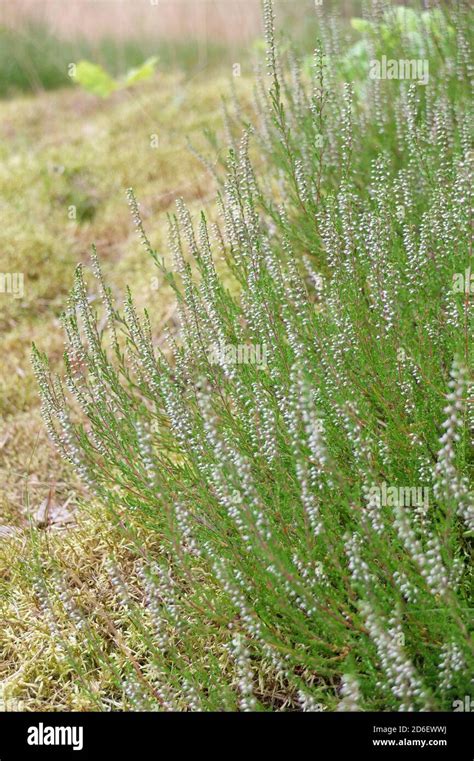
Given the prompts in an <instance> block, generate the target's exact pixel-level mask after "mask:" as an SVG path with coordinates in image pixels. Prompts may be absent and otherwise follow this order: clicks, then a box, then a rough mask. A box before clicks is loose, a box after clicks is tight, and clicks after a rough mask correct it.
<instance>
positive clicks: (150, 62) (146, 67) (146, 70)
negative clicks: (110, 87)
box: [121, 56, 158, 87]
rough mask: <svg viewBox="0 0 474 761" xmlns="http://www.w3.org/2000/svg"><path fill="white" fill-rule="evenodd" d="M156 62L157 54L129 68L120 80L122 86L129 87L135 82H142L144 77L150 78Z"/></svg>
mask: <svg viewBox="0 0 474 761" xmlns="http://www.w3.org/2000/svg"><path fill="white" fill-rule="evenodd" d="M157 63H158V56H152V57H151V58H147V60H146V61H145V62H144V63H142V65H141V66H137V67H136V68H134V69H130V71H128V72H127V74H126V76H125V77H124V79H123V80H122V82H121V86H122V87H129V85H134V84H135V82H142V81H143V80H145V79H150V77H152V76H153V74H154V71H155V68H156V64H157Z"/></svg>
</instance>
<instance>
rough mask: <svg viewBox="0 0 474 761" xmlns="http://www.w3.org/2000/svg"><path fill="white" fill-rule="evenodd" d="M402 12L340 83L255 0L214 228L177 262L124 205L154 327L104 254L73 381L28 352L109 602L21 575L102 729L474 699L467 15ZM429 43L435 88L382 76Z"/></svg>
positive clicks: (79, 286)
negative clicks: (141, 717) (151, 713)
mask: <svg viewBox="0 0 474 761" xmlns="http://www.w3.org/2000/svg"><path fill="white" fill-rule="evenodd" d="M413 13H414V14H415V16H414V17H412V16H410V17H409V18H410V19H411V23H413V24H415V23H416V26H417V27H418V26H419V25H423V35H422V37H421V39H422V43H420V35H418V36H416V35H415V36H413V34H412V32H413V31H416V29H414V28H413V26H412V27H411V30H410V29H408V30H407V29H406V28H405V27H404V25H403V24H402V23H401V18H402V16H401V15H400V13H398V14H393V12H392V11H391V10H390V9H388V8H385V6H381V5H380V4H377V5H376V6H374V10H373V11H372V12H371V13H370V14H369V16H368V18H367V20H366V21H367V23H366V24H360V23H359V24H357V23H356V24H355V25H354V26H355V27H356V28H357V29H358V30H360V33H361V34H362V35H364V37H363V39H364V46H365V47H364V49H366V50H367V51H368V56H369V60H368V61H367V68H366V74H365V79H364V75H363V73H361V71H362V70H360V71H358V72H357V74H355V75H354V79H353V81H352V83H345V82H344V78H345V76H347V68H346V64H347V61H346V60H345V59H344V55H343V42H344V36H343V32H342V30H341V28H340V27H339V26H338V24H337V23H336V21H335V20H334V19H333V20H331V21H330V22H329V23H328V22H326V21H324V19H321V20H320V39H319V41H318V44H317V46H316V50H315V53H314V58H313V61H312V65H311V66H310V67H309V68H308V67H306V68H305V61H304V60H303V61H302V62H301V63H299V62H298V60H297V57H296V55H295V53H294V52H293V51H292V50H291V48H288V54H287V56H281V55H280V54H279V51H278V47H277V44H276V42H275V31H274V18H273V9H272V5H271V3H270V2H266V3H265V31H266V40H267V64H268V71H267V74H264V73H263V72H261V73H260V74H259V75H258V76H257V79H256V91H255V95H256V101H255V108H254V109H253V110H252V112H251V113H249V112H248V109H245V108H244V107H240V106H239V103H238V100H237V99H236V100H235V102H234V108H233V112H232V114H230V113H228V112H227V109H226V117H227V120H228V123H227V126H228V134H229V140H230V143H231V146H230V150H229V153H228V160H227V163H226V171H225V177H223V178H222V183H221V190H220V193H219V198H218V204H217V211H216V213H215V214H211V215H204V214H202V215H201V217H200V218H199V219H196V220H195V219H193V218H192V216H191V214H190V213H189V211H188V209H187V208H186V206H185V204H184V203H183V202H182V201H178V203H177V208H176V214H175V215H173V216H170V219H169V231H170V236H169V237H170V251H171V254H172V258H173V262H172V264H171V265H170V264H167V261H166V258H165V257H164V256H163V255H162V254H161V253H160V252H157V251H155V250H154V249H153V247H152V246H151V244H150V242H149V239H148V236H147V232H146V230H145V227H144V224H143V220H142V215H141V212H140V205H139V203H138V201H137V199H136V198H135V195H134V193H133V191H132V190H129V191H128V200H129V204H130V208H131V213H132V217H133V220H134V222H135V225H136V228H137V232H138V234H139V236H140V239H141V241H142V243H143V246H144V249H145V250H146V251H147V253H148V254H149V256H150V257H151V259H152V261H153V262H154V265H155V266H156V268H157V273H158V276H159V281H160V288H161V289H163V290H165V289H172V291H173V292H174V297H175V302H176V310H175V312H174V314H173V315H172V316H171V317H170V318H169V319H168V322H167V325H166V326H165V327H164V328H163V326H159V328H157V326H156V325H154V323H153V314H152V313H151V312H150V311H146V310H145V311H144V313H143V314H140V313H139V311H138V309H137V308H136V306H135V303H134V299H133V294H132V292H131V290H130V291H128V292H127V294H126V297H125V299H124V303H123V305H119V304H118V303H117V302H116V300H115V299H114V298H113V296H112V291H111V290H110V288H109V287H108V285H107V284H106V283H105V281H104V277H103V275H102V271H101V267H100V262H99V256H98V254H97V252H96V251H95V250H94V251H93V252H92V272H93V275H94V276H95V288H93V286H92V285H90V284H89V282H88V278H87V276H86V275H85V272H84V269H83V267H78V269H77V270H76V274H75V281H74V287H73V290H72V293H71V296H70V300H69V303H68V306H67V309H66V311H65V313H64V315H63V320H62V321H63V326H64V330H65V335H66V351H65V355H64V363H65V372H64V376H63V377H56V376H52V375H51V373H50V372H49V369H48V361H47V358H46V356H44V355H43V354H42V353H41V352H40V351H39V350H38V349H36V348H35V349H34V354H33V362H34V367H35V372H36V375H37V378H38V382H39V386H40V389H41V395H42V400H43V415H44V419H45V423H46V426H47V428H48V431H49V434H50V436H51V438H52V440H53V441H54V442H55V444H56V446H57V447H58V449H59V451H60V452H61V453H62V455H63V457H64V458H65V459H66V460H67V461H68V462H69V463H71V465H72V466H73V467H74V468H75V469H76V471H77V472H78V474H79V476H80V477H81V479H82V480H83V482H84V483H85V484H86V485H87V487H88V490H89V492H90V496H91V501H92V502H93V503H94V504H99V505H100V509H101V511H102V514H103V520H104V521H105V522H106V524H107V525H108V527H109V531H110V537H111V540H110V557H109V558H108V560H107V564H106V566H107V567H106V571H107V578H108V582H107V583H108V584H110V586H111V588H112V589H113V590H114V600H115V603H114V606H113V608H112V609H104V608H103V606H102V605H101V594H100V592H101V590H100V587H99V586H98V587H97V597H96V599H94V594H92V598H91V600H90V605H89V606H84V605H83V604H82V605H81V602H80V601H78V600H77V599H75V597H74V585H73V584H72V583H68V579H64V578H61V576H60V575H59V576H58V573H57V570H55V568H54V562H53V561H52V560H51V559H48V560H47V561H45V560H44V558H42V555H41V551H40V550H39V551H38V561H37V567H38V569H39V570H40V573H38V575H37V576H38V578H37V580H36V582H35V583H36V585H37V587H36V592H37V597H38V601H39V603H40V604H41V606H42V609H43V610H44V616H45V621H47V622H49V624H48V625H49V627H50V630H51V634H52V636H53V637H54V638H55V639H56V641H57V645H58V657H60V658H65V659H66V660H67V661H68V662H69V663H70V667H71V669H72V671H73V673H74V674H76V675H77V678H78V680H79V681H80V683H81V684H82V685H83V686H84V689H87V690H88V691H89V693H90V695H91V698H92V699H93V700H94V701H95V704H96V705H97V707H99V708H107V707H108V706H109V704H110V703H109V702H108V701H110V695H114V697H115V700H119V702H120V706H121V707H122V708H125V709H134V710H146V709H157V710H190V711H211V710H231V711H232V710H242V711H249V710H288V709H290V710H295V709H296V710H303V711H314V710H401V711H413V710H449V709H450V708H451V707H452V705H453V702H454V701H456V700H459V699H462V697H463V696H464V695H467V694H470V692H471V691H472V665H473V643H472V631H471V618H472V617H471V608H470V600H471V596H470V591H471V589H472V586H471V583H472V567H471V565H470V544H471V538H472V532H473V529H474V500H473V493H472V468H473V433H474V415H473V406H472V382H473V380H474V379H473V374H472V366H473V365H472V359H473V348H472V338H471V336H472V327H473V316H472V301H471V299H470V293H469V292H468V291H466V292H459V290H456V289H454V288H453V277H456V273H463V272H465V270H466V268H467V267H468V266H469V265H470V264H471V263H472V237H471V236H472V229H471V228H472V218H471V204H472V171H473V160H474V154H473V152H472V147H471V145H470V141H469V138H470V134H472V129H471V128H472V112H471V111H470V108H469V106H470V97H471V89H470V88H471V86H472V65H471V63H470V58H469V45H470V38H469V21H470V18H469V15H468V13H469V11H468V8H467V5H464V4H462V3H460V4H456V5H455V6H453V7H452V8H448V9H447V10H446V9H445V8H444V7H443V8H442V7H441V6H440V7H436V8H435V9H434V10H433V11H431V12H430V13H431V14H432V15H431V16H430V15H428V16H426V15H424V16H423V17H420V16H419V14H418V13H415V11H413ZM413 19H415V20H413ZM402 20H403V19H402ZM405 21H406V18H405ZM377 30H379V31H380V34H377ZM384 30H385V31H384ZM443 30H444V31H445V30H448V32H449V33H448V34H446V35H445V34H443ZM409 32H410V33H409ZM354 44H357V43H354ZM420 44H423V46H424V48H423V54H424V55H426V56H428V57H429V81H428V82H427V83H426V84H423V83H419V82H411V81H404V80H398V79H387V81H383V80H380V79H370V76H369V65H370V58H373V59H374V60H377V56H379V55H386V56H387V58H389V59H390V60H392V59H393V58H395V56H396V58H397V59H405V58H406V59H408V58H410V57H413V56H412V54H413V55H415V54H416V55H419V54H420V52H419V50H420ZM384 45H386V48H383V46H384ZM376 46H378V47H376ZM380 46H382V47H380ZM384 51H385V52H384ZM363 61H364V57H363V56H362V55H361V58H360V60H359V66H362V67H363V65H364V63H363ZM242 127H243V130H242ZM239 131H240V134H239ZM252 152H254V153H255V154H256V156H255V160H254V161H252V155H253V154H252ZM91 290H93V291H94V292H96V293H97V295H99V296H100V298H101V300H102V305H103V307H102V308H97V309H96V308H94V303H95V302H94V301H93V300H92V299H91V298H90V292H91ZM420 495H421V497H420ZM83 509H87V506H84V508H83ZM101 578H102V577H101ZM64 615H65V616H66V619H67V620H68V621H69V626H70V628H71V632H73V634H68V635H65V633H64V632H62V633H61V631H58V630H57V628H58V627H57V621H58V619H59V618H60V617H61V616H64ZM99 620H100V621H102V624H101V625H100V626H98V625H97V622H98V621H99ZM92 667H93V668H95V669H97V668H98V669H100V670H101V671H103V672H104V673H107V674H108V679H109V683H110V688H109V689H110V695H104V694H103V693H101V692H100V691H98V690H97V688H96V687H94V684H93V682H92V680H91V678H90V676H89V674H90V672H91V668H92Z"/></svg>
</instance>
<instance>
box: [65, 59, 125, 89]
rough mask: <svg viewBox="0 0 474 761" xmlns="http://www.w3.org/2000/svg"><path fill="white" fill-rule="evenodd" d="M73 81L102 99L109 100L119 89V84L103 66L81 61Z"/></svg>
mask: <svg viewBox="0 0 474 761" xmlns="http://www.w3.org/2000/svg"><path fill="white" fill-rule="evenodd" d="M73 79H74V81H75V82H77V84H78V85H80V86H81V87H83V88H84V90H87V92H91V93H93V94H94V95H99V96H100V97H101V98H107V97H108V96H109V95H110V94H111V93H112V92H113V91H114V90H116V89H117V83H116V82H115V80H114V79H113V78H112V77H111V76H110V74H108V73H107V72H106V71H105V69H103V68H102V66H99V65H98V64H96V63H91V62H90V61H79V63H78V64H77V65H76V72H75V75H74V77H73Z"/></svg>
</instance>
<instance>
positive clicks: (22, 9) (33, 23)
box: [0, 0, 362, 97]
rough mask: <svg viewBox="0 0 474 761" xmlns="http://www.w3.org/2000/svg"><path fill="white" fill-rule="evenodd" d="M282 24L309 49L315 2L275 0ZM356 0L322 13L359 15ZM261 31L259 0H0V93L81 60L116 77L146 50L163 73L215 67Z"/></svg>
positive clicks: (53, 78)
mask: <svg viewBox="0 0 474 761" xmlns="http://www.w3.org/2000/svg"><path fill="white" fill-rule="evenodd" d="M275 5H276V10H277V14H278V17H279V19H280V23H282V21H283V23H282V25H281V27H280V28H283V27H286V28H291V29H292V35H295V36H297V37H298V38H299V42H300V44H303V45H306V46H307V47H308V48H311V46H313V47H314V34H313V32H314V28H315V11H314V5H315V3H314V0H277V2H276V3H275ZM361 5H362V2H361V1H359V0H342V1H341V0H324V11H325V12H330V11H331V10H336V11H338V12H340V13H341V14H342V15H347V16H350V15H354V14H358V13H360V12H361ZM261 35H262V18H261V2H260V0H68V2H64V1H63V0H41V2H40V1H39V0H15V2H11V0H2V1H1V2H0V97H5V96H9V95H12V94H15V92H18V91H19V90H20V91H30V90H36V91H37V90H42V89H46V90H50V89H55V88H58V87H66V86H68V85H70V84H71V79H70V77H69V75H68V66H69V64H70V63H72V62H74V61H77V60H79V59H81V58H86V59H89V60H92V61H94V62H96V63H99V64H101V65H102V66H103V67H105V68H106V69H107V70H108V71H110V73H111V74H114V75H117V74H121V73H123V72H124V71H126V70H127V69H129V68H130V67H132V66H137V65H139V64H140V63H141V62H142V61H143V60H144V59H145V58H148V57H149V56H151V55H159V58H160V66H161V68H162V69H166V70H176V69H182V70H184V71H186V72H195V71H196V70H198V69H201V70H204V69H206V70H207V71H209V70H215V69H216V67H219V66H222V65H223V64H225V63H226V62H229V61H232V60H234V61H235V60H238V56H239V55H242V54H243V53H245V51H246V49H248V46H249V44H251V41H252V40H254V39H255V38H256V37H259V36H261Z"/></svg>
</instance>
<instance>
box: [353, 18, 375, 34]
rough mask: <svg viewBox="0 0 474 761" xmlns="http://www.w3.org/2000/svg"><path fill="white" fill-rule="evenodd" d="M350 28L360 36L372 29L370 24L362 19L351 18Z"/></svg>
mask: <svg viewBox="0 0 474 761" xmlns="http://www.w3.org/2000/svg"><path fill="white" fill-rule="evenodd" d="M351 27H352V28H353V29H355V30H356V32H360V33H361V34H364V33H365V32H370V31H371V30H372V29H373V25H372V23H371V22H370V21H366V20H365V19H363V18H351Z"/></svg>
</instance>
